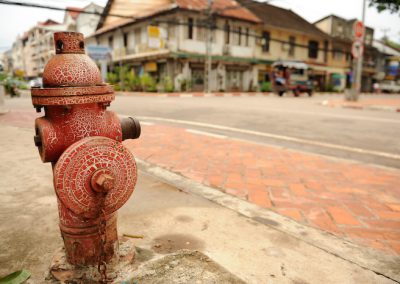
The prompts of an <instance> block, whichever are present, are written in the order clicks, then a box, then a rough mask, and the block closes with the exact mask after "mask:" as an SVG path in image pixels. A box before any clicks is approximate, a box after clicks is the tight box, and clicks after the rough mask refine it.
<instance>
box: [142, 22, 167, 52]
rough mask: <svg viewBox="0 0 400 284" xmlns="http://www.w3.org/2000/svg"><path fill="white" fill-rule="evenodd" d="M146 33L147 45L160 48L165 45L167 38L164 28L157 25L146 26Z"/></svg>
mask: <svg viewBox="0 0 400 284" xmlns="http://www.w3.org/2000/svg"><path fill="white" fill-rule="evenodd" d="M147 35H148V46H149V47H150V48H156V49H160V48H164V47H165V41H166V39H167V31H166V29H165V28H162V27H158V26H148V27H147Z"/></svg>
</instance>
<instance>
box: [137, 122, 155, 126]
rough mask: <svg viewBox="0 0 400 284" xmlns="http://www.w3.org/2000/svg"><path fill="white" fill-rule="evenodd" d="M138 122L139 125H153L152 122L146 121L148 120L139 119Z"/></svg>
mask: <svg viewBox="0 0 400 284" xmlns="http://www.w3.org/2000/svg"><path fill="white" fill-rule="evenodd" d="M140 124H141V125H147V126H151V125H154V123H153V122H148V121H141V122H140Z"/></svg>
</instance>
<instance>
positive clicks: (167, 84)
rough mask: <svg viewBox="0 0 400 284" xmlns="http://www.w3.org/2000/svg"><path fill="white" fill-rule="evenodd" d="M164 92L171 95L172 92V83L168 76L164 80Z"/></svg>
mask: <svg viewBox="0 0 400 284" xmlns="http://www.w3.org/2000/svg"><path fill="white" fill-rule="evenodd" d="M163 87H164V92H167V93H172V92H173V91H174V83H173V82H172V79H171V78H170V77H169V76H166V77H165V78H164V86H163Z"/></svg>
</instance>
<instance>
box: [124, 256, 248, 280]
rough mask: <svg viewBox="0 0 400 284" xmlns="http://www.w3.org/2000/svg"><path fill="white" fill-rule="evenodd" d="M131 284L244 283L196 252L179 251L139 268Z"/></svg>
mask: <svg viewBox="0 0 400 284" xmlns="http://www.w3.org/2000/svg"><path fill="white" fill-rule="evenodd" d="M131 281H132V282H133V283H149V284H156V283H157V284H158V283H233V284H242V283H245V282H244V281H242V280H241V279H239V278H238V277H236V276H235V275H233V274H231V273H230V272H228V271H227V270H226V269H225V268H223V267H222V266H220V265H218V264H217V263H215V262H214V261H213V260H211V259H210V258H209V257H207V256H206V255H204V254H202V253H201V252H198V251H189V250H181V251H178V252H176V253H174V254H171V255H168V256H165V257H163V258H161V259H159V260H157V261H154V262H150V263H147V264H145V265H144V266H142V267H140V269H139V270H137V271H136V272H135V274H134V275H133V277H132V278H131Z"/></svg>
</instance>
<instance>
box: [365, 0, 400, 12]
mask: <svg viewBox="0 0 400 284" xmlns="http://www.w3.org/2000/svg"><path fill="white" fill-rule="evenodd" d="M369 6H370V7H376V9H377V10H378V12H382V11H385V10H389V11H390V12H391V13H398V12H399V11H400V0H369Z"/></svg>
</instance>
